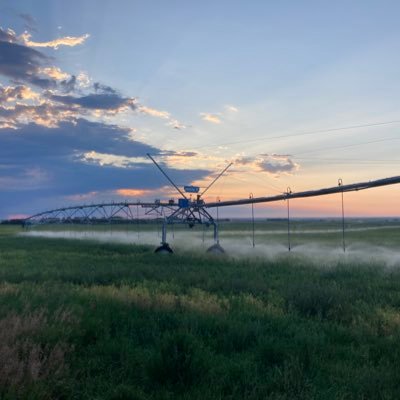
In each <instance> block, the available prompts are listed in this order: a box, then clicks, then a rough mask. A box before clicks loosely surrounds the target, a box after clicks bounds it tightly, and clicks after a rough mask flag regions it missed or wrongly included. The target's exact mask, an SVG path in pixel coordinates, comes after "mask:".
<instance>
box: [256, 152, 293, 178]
mask: <svg viewBox="0 0 400 400" xmlns="http://www.w3.org/2000/svg"><path fill="white" fill-rule="evenodd" d="M257 165H258V167H259V168H261V169H262V170H263V171H265V172H269V173H270V174H275V175H276V174H281V173H285V174H292V173H294V172H295V171H297V170H298V168H299V165H298V164H296V163H295V162H294V161H293V160H292V159H290V158H289V157H288V156H283V155H271V156H268V155H264V156H263V158H262V159H261V160H260V161H258V162H257Z"/></svg>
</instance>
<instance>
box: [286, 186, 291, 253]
mask: <svg viewBox="0 0 400 400" xmlns="http://www.w3.org/2000/svg"><path fill="white" fill-rule="evenodd" d="M291 194H292V191H291V189H290V187H288V188H287V191H286V195H287V200H286V201H287V203H286V205H287V237H288V250H289V251H290V250H291V243H290V199H289V196H290V195H291Z"/></svg>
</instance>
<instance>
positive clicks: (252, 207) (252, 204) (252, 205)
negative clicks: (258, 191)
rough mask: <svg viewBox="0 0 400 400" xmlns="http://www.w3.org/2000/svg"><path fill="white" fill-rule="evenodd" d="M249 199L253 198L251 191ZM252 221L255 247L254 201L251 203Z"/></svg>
mask: <svg viewBox="0 0 400 400" xmlns="http://www.w3.org/2000/svg"><path fill="white" fill-rule="evenodd" d="M249 199H253V193H250V195H249ZM251 223H252V230H253V247H255V245H256V243H255V240H254V203H253V202H252V203H251Z"/></svg>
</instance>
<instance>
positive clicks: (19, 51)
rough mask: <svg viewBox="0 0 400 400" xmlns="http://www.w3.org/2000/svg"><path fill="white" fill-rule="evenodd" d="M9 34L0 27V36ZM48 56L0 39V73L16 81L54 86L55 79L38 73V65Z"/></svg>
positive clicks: (40, 85) (48, 59) (47, 87)
mask: <svg viewBox="0 0 400 400" xmlns="http://www.w3.org/2000/svg"><path fill="white" fill-rule="evenodd" d="M4 35H9V34H8V33H7V32H5V31H2V30H1V29H0V38H1V37H4ZM49 61H50V58H49V57H47V56H45V55H44V54H42V53H41V52H39V51H37V50H34V49H31V48H29V47H27V46H23V45H21V44H18V43H14V42H10V41H4V40H0V74H1V75H4V76H6V77H8V78H11V80H13V81H16V82H28V83H31V84H33V85H36V86H39V87H41V88H44V89H50V88H54V87H55V86H56V81H55V80H53V79H49V78H44V77H42V76H41V75H40V67H41V66H43V65H44V64H45V63H48V62H49Z"/></svg>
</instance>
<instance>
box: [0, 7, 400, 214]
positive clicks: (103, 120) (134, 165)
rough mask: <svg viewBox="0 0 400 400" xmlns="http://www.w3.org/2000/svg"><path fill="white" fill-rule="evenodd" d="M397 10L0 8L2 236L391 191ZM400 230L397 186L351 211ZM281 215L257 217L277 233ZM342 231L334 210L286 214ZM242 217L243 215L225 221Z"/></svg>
mask: <svg viewBox="0 0 400 400" xmlns="http://www.w3.org/2000/svg"><path fill="white" fill-rule="evenodd" d="M399 13H400V3H399V2H398V1H365V0H364V1H351V2H348V1H340V0H339V1H335V2H332V1H296V2H295V1H280V2H272V1H261V0H259V1H257V0H253V1H244V0H242V1H235V0H230V1H225V0H219V1H208V0H205V1H201V2H198V1H184V0H179V1H173V0H170V1H161V0H159V1H146V2H143V1H142V2H139V1H135V0H115V1H97V0H79V1H76V0H69V1H62V0H31V1H29V0H0V218H12V217H18V216H27V215H31V214H34V213H36V212H41V211H44V210H48V209H52V208H57V207H60V206H67V205H73V204H82V203H85V204H88V203H94V202H102V201H110V200H113V201H119V200H122V201H125V200H127V201H129V200H132V201H136V200H137V199H141V200H153V199H155V198H161V199H168V198H170V197H175V198H176V197H177V194H176V192H175V191H174V189H173V188H171V187H170V186H169V185H168V182H166V180H165V178H164V177H163V176H162V175H161V174H160V173H159V171H158V170H157V169H156V168H155V167H154V165H153V164H152V162H151V161H150V160H149V159H148V158H147V157H146V153H150V154H152V155H153V156H154V157H155V159H157V160H158V162H159V163H160V164H161V165H162V166H163V167H165V168H166V170H167V171H168V173H169V174H170V175H171V177H172V178H173V179H174V180H175V181H176V182H177V184H178V185H188V184H194V185H198V186H200V187H202V188H204V187H206V186H207V185H208V184H209V183H210V182H211V181H212V180H213V179H214V178H215V176H216V174H218V173H219V172H220V171H221V170H222V169H223V168H224V167H225V166H226V165H227V164H228V163H229V162H233V166H232V167H231V168H230V169H229V170H228V172H227V174H226V175H225V176H224V177H222V178H221V179H220V180H219V181H218V182H217V183H216V184H215V186H213V187H212V189H210V190H209V191H208V192H207V197H206V198H205V200H206V201H215V200H216V199H217V198H219V199H221V200H228V199H235V198H238V199H239V198H248V197H249V195H250V193H251V194H252V195H253V196H254V197H257V196H268V195H276V194H278V193H283V192H286V190H287V188H290V189H291V190H292V191H293V192H298V191H302V190H308V189H318V188H323V187H330V186H335V185H337V183H338V179H339V178H341V179H342V180H343V182H344V183H345V184H346V183H355V182H362V181H368V180H373V179H379V178H385V177H390V176H396V175H399V172H398V171H399V168H398V166H399V163H400V158H399V151H398V150H399V148H400V134H399V129H400V113H399V105H400V97H399V89H400V80H399V79H398V73H399V70H400V68H399V67H400V25H399V24H398V15H399ZM345 197H346V198H345V207H346V213H347V215H349V216H398V204H399V200H400V192H399V187H398V186H393V187H387V188H381V189H372V190H369V191H365V192H363V193H353V194H346V196H345ZM285 207H286V206H285V204H278V203H277V204H268V205H257V210H256V215H258V216H260V217H261V216H262V217H269V216H271V217H279V216H284V215H285V212H286V211H285V210H286V208H285ZM291 207H292V214H293V216H297V217H318V216H339V215H341V200H340V197H339V195H332V196H327V197H323V198H318V199H313V200H309V199H307V200H296V201H293V202H292V204H291ZM224 213H225V215H226V216H233V215H239V216H246V215H247V214H248V213H249V208H248V207H247V208H243V207H242V208H240V209H239V210H236V211H235V210H234V209H229V210H228V209H226V210H225V211H224Z"/></svg>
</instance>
